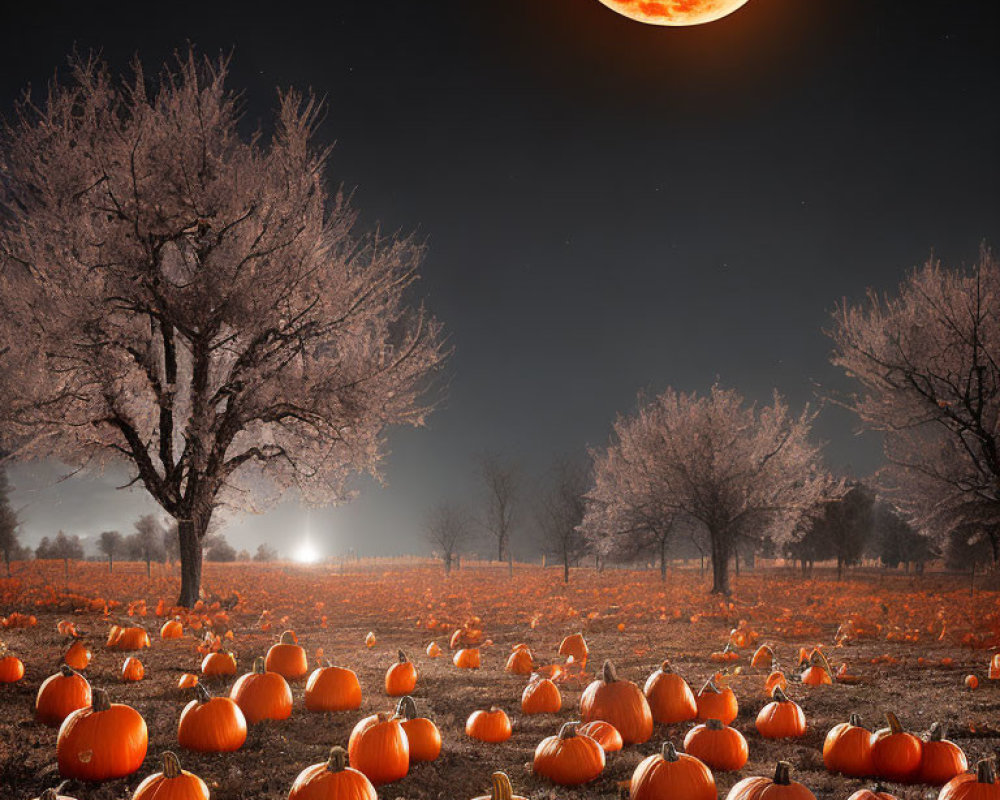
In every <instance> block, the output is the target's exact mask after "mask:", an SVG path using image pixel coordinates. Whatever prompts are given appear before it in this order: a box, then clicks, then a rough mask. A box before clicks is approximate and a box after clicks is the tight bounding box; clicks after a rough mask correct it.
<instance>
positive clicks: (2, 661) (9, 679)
mask: <svg viewBox="0 0 1000 800" xmlns="http://www.w3.org/2000/svg"><path fill="white" fill-rule="evenodd" d="M23 677H24V663H23V662H22V661H21V659H19V658H18V657H17V656H4V657H3V658H0V683H17V681H19V680H21V678H23Z"/></svg>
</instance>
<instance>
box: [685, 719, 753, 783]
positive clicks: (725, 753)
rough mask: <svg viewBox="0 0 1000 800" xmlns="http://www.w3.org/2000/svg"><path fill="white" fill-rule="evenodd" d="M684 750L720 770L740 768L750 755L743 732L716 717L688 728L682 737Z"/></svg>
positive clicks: (730, 770) (729, 770) (712, 767)
mask: <svg viewBox="0 0 1000 800" xmlns="http://www.w3.org/2000/svg"><path fill="white" fill-rule="evenodd" d="M684 752H685V753H687V754H688V755H691V756H694V757H695V758H697V759H698V760H699V761H701V762H702V763H703V764H705V765H706V766H708V767H710V768H711V769H716V770H721V771H722V772H733V771H734V770H738V769H742V768H743V766H744V765H745V764H746V763H747V758H749V756H750V749H749V747H748V746H747V740H746V739H745V738H743V734H742V733H740V732H739V731H738V730H736V728H730V727H729V726H728V725H725V724H723V723H722V721H721V720H717V719H710V720H706V721H705V722H703V723H702V724H701V725H696V726H695V727H693V728H692V729H691V730H689V731H688V732H687V736H685V737H684Z"/></svg>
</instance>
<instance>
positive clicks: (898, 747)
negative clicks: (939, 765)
mask: <svg viewBox="0 0 1000 800" xmlns="http://www.w3.org/2000/svg"><path fill="white" fill-rule="evenodd" d="M885 719H886V722H887V723H888V725H889V727H888V728H882V729H881V730H878V731H876V732H875V733H874V734H872V762H873V763H874V764H875V774H876V775H877V776H878V777H880V778H885V779H886V780H889V781H895V782H897V783H908V782H910V781H911V780H913V779H914V778H915V777H916V776H917V773H918V772H919V771H920V762H921V758H922V756H923V742H921V741H920V739H918V738H917V737H916V736H914V735H913V734H912V733H906V732H905V731H904V730H903V726H902V725H900V723H899V719H898V718H897V717H896V715H895V714H893V713H892V712H891V711H888V712H886V715H885Z"/></svg>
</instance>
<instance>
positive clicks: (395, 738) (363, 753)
mask: <svg viewBox="0 0 1000 800" xmlns="http://www.w3.org/2000/svg"><path fill="white" fill-rule="evenodd" d="M347 752H348V754H349V755H350V759H351V763H352V764H353V765H354V768H355V769H357V770H359V771H360V772H363V773H364V774H365V775H366V776H368V780H370V781H371V782H372V783H373V784H375V785H376V786H378V785H379V784H382V783H392V782H393V781H398V780H399V779H400V778H404V777H406V773H407V772H409V771H410V745H409V742H408V741H407V738H406V733H405V732H404V731H403V724H402V722H401V721H400V720H399V718H398V717H394V716H392V715H390V714H373V715H372V716H370V717H365V718H364V719H363V720H361V721H360V722H359V723H358V724H357V725H355V726H354V730H353V731H351V737H350V739H349V740H348V742H347Z"/></svg>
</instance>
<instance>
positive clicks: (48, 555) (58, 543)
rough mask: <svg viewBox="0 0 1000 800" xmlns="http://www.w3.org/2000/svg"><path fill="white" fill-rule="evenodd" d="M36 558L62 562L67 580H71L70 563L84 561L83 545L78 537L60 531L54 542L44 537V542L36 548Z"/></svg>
mask: <svg viewBox="0 0 1000 800" xmlns="http://www.w3.org/2000/svg"><path fill="white" fill-rule="evenodd" d="M35 558H38V559H52V560H56V559H58V560H61V561H62V562H63V570H64V572H65V574H66V579H67V580H68V579H69V562H70V561H80V560H82V559H83V544H81V542H80V537H79V536H77V535H75V534H74V535H73V536H67V535H66V533H65V532H63V531H59V533H57V534H56V538H55V540H53V541H50V540H49V537H48V536H43V537H42V540H41V541H40V542H39V543H38V547H36V548H35Z"/></svg>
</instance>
